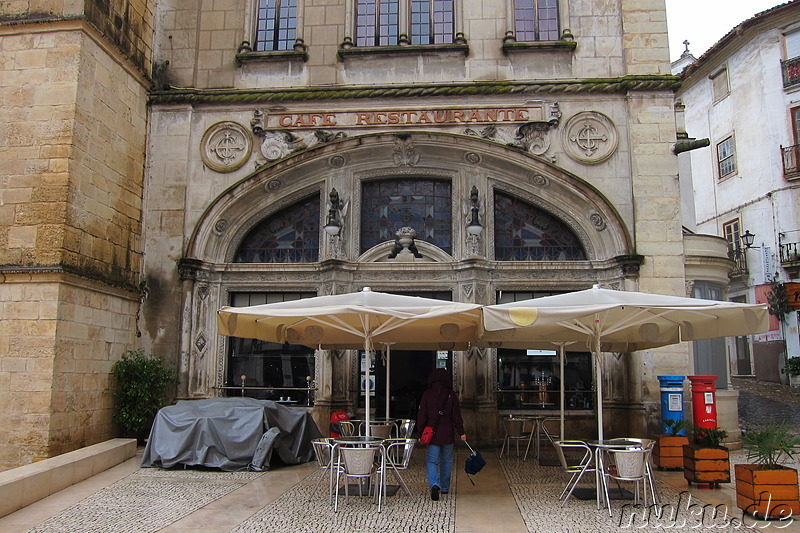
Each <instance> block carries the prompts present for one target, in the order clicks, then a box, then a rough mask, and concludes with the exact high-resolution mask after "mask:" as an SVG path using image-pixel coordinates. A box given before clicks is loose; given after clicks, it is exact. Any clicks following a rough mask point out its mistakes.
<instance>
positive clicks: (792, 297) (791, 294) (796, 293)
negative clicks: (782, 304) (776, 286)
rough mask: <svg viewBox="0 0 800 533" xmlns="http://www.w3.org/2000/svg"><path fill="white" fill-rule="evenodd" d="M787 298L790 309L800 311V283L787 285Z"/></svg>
mask: <svg viewBox="0 0 800 533" xmlns="http://www.w3.org/2000/svg"><path fill="white" fill-rule="evenodd" d="M786 296H788V298H789V307H791V308H792V309H794V310H798V309H800V283H786Z"/></svg>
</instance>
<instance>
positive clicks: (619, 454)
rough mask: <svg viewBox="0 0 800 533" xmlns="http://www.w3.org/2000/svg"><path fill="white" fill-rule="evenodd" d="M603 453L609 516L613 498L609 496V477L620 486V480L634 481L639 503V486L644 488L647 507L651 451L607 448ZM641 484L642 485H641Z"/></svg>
mask: <svg viewBox="0 0 800 533" xmlns="http://www.w3.org/2000/svg"><path fill="white" fill-rule="evenodd" d="M603 453H604V454H605V455H606V459H604V460H603V463H604V464H603V467H602V474H603V490H604V491H605V497H606V502H607V503H608V516H612V510H611V500H610V499H609V496H608V482H607V480H608V479H613V480H614V481H616V482H617V486H619V482H620V481H630V482H633V483H634V486H635V489H634V490H635V492H634V504H638V503H639V501H640V500H639V487H640V486H641V488H642V496H643V499H644V506H645V507H647V479H648V476H647V460H648V455H649V453H650V452H649V451H648V450H646V449H644V448H618V449H615V448H605V449H604V450H603ZM640 484H641V485H640Z"/></svg>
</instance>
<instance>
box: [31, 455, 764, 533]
mask: <svg viewBox="0 0 800 533" xmlns="http://www.w3.org/2000/svg"><path fill="white" fill-rule="evenodd" d="M737 454H738V455H737ZM486 456H487V459H489V461H491V462H494V464H495V465H499V467H500V468H501V470H502V475H503V477H504V478H505V481H506V482H507V483H508V486H509V488H510V489H511V493H512V495H513V498H514V500H515V501H516V505H517V508H518V511H519V513H520V515H521V517H522V519H523V521H524V523H525V527H526V528H527V530H528V531H529V532H531V533H533V532H544V531H546V532H553V533H562V532H563V533H577V532H598V533H605V532H609V533H610V532H619V531H622V530H628V529H630V530H640V529H647V530H651V531H662V532H666V531H675V532H691V531H699V530H700V531H704V530H708V531H712V530H713V531H723V532H733V531H747V530H753V531H757V530H763V527H759V525H755V527H753V528H752V529H751V526H753V523H752V520H750V521H748V520H747V519H746V518H744V519H743V517H742V515H741V511H739V510H738V509H735V508H732V506H731V508H729V507H727V506H725V505H722V506H719V507H714V506H715V505H717V500H716V499H715V498H718V497H719V495H720V494H721V491H709V490H705V491H702V490H701V491H698V490H697V489H694V490H692V493H691V494H690V493H689V492H686V491H685V490H684V488H685V487H686V485H685V482H684V481H683V479H682V474H679V473H675V472H672V473H669V474H676V475H675V476H673V482H665V481H664V480H663V479H662V478H663V476H664V474H665V473H662V472H658V473H657V489H658V492H659V497H660V503H661V506H662V507H661V508H662V509H664V511H665V512H664V513H663V514H662V516H661V517H657V516H655V514H654V513H653V512H652V511H651V513H650V514H649V515H647V514H646V513H645V512H644V511H643V510H642V509H634V508H633V507H632V505H631V502H630V501H622V500H615V501H613V502H612V505H613V510H614V516H613V517H609V516H608V513H607V512H606V511H598V510H597V508H596V504H595V501H594V499H590V500H581V499H578V498H576V497H573V498H571V499H570V500H569V502H568V503H567V505H566V506H565V507H564V508H561V507H560V502H559V500H558V495H559V493H560V492H561V489H562V488H563V486H564V484H565V482H566V480H567V477H566V476H565V474H563V473H562V472H561V469H560V468H559V467H553V466H540V465H539V464H538V462H537V461H535V460H528V461H523V460H521V459H519V458H516V457H511V458H509V457H505V458H503V459H499V458H498V457H497V454H496V452H488V453H487V454H486ZM460 459H461V462H463V456H462V457H460ZM743 459H744V455H743V452H741V451H739V452H734V453H733V454H732V457H731V463H732V464H735V463H736V462H742V461H743ZM456 464H459V462H457V463H456ZM289 468H291V467H289ZM454 475H455V476H456V478H457V477H459V476H463V475H464V474H463V472H459V471H458V470H457V469H454ZM261 476H264V477H261ZM268 476H270V473H269V472H267V473H263V474H256V473H229V472H207V471H196V470H185V471H182V470H156V469H139V470H137V471H135V472H134V473H133V474H131V475H129V476H127V477H125V478H123V479H122V480H120V481H118V482H116V483H114V484H112V485H110V486H108V487H106V488H104V489H102V490H100V491H98V492H96V493H94V494H92V495H90V496H88V497H87V498H85V499H84V500H82V501H80V502H78V503H77V504H75V505H73V506H72V507H70V508H68V509H66V510H64V511H63V512H61V513H59V514H57V515H55V516H52V517H50V518H48V519H47V520H45V521H43V522H42V523H40V524H38V525H37V526H36V527H35V528H33V529H31V530H29V531H30V532H31V533H56V532H59V533H60V532H69V533H80V532H88V531H101V532H114V533H118V532H155V531H159V530H160V529H162V528H165V527H168V526H169V524H173V523H175V522H177V521H178V520H180V519H181V518H182V517H184V516H186V515H188V514H190V513H192V512H193V511H195V510H197V509H198V508H200V507H202V506H204V505H208V504H209V503H210V502H212V501H213V500H215V499H218V498H221V497H223V496H224V495H226V494H229V493H230V492H231V491H233V490H235V489H236V488H239V487H242V486H243V485H245V484H247V483H251V482H255V480H257V479H259V480H264V479H267V477H268ZM403 477H404V479H405V480H406V482H407V483H408V485H409V487H410V489H411V491H412V494H413V496H408V495H406V494H405V493H403V492H398V493H397V494H396V495H395V496H392V497H391V498H390V501H389V502H387V505H386V506H385V507H384V511H383V512H382V513H380V514H379V513H377V512H376V509H375V506H374V505H373V504H372V503H370V500H371V499H370V498H360V497H353V496H351V498H350V502H349V503H344V502H343V501H341V500H340V511H339V512H338V513H334V512H333V510H332V509H331V507H330V506H329V505H328V500H327V497H326V496H327V495H326V494H325V490H326V481H325V480H323V482H322V483H321V484H320V486H319V488H318V490H317V492H316V494H315V495H314V496H313V498H312V497H311V492H312V490H313V489H314V485H315V484H316V481H317V479H318V472H314V473H313V474H312V475H310V476H308V477H306V478H305V479H302V480H300V481H299V482H298V483H296V484H294V485H293V486H291V487H290V488H289V489H288V490H287V491H286V492H285V493H283V495H282V496H280V497H278V498H277V499H276V500H274V501H272V502H271V503H269V504H267V505H266V506H263V507H261V508H260V509H255V510H254V512H252V513H251V514H250V515H249V516H248V517H246V518H244V519H243V520H242V521H241V522H239V523H238V525H236V526H235V527H233V528H232V529H231V528H226V529H225V531H232V532H235V533H248V532H253V533H255V532H270V533H284V532H286V533H304V532H314V533H328V532H330V533H333V532H337V533H338V532H348V533H349V532H355V533H367V532H369V533H373V532H374V533H384V532H385V533H390V532H391V533H394V532H409V533H417V532H419V533H423V532H437V533H438V532H442V533H449V532H457V531H460V530H465V531H470V532H474V531H476V530H474V529H469V528H465V529H460V528H458V527H456V521H455V514H456V507H457V505H458V491H457V489H456V486H457V483H456V479H454V480H453V481H454V482H453V484H452V488H453V491H452V492H451V493H450V494H449V495H446V496H445V495H443V497H442V500H441V501H439V502H432V501H431V500H430V498H429V496H428V491H427V483H426V480H425V473H424V454H423V453H417V454H415V457H414V460H413V462H412V468H411V469H410V470H408V471H405V472H404V473H403ZM484 479H485V478H483V479H482V478H481V474H478V475H477V476H476V482H477V483H482V482H483V481H484ZM674 479H679V482H674ZM259 482H260V481H259ZM593 484H594V476H593V474H589V475H588V476H587V478H586V479H585V483H582V484H581V486H586V487H590V486H592V485H593ZM630 488H632V487H630ZM698 494H699V496H698ZM309 499H311V501H309ZM492 511H493V509H492V506H491V505H487V507H486V509H485V512H486V513H489V514H490V513H492ZM743 520H744V521H743ZM496 521H497V524H498V528H497V529H493V530H492V531H504V530H505V529H504V528H503V526H502V523H503V517H502V516H498V517H497V520H496ZM761 525H762V526H763V524H761ZM775 525H776V524H772V527H774V526H775ZM169 530H170V531H180V529H176V528H175V527H174V526H173V527H172V528H170V529H169ZM191 531H222V530H217V529H213V528H209V529H192V530H191ZM480 533H485V532H480Z"/></svg>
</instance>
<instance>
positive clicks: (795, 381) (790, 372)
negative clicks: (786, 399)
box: [785, 357, 800, 387]
mask: <svg viewBox="0 0 800 533" xmlns="http://www.w3.org/2000/svg"><path fill="white" fill-rule="evenodd" d="M785 372H786V375H787V376H789V385H791V386H792V387H800V357H790V358H789V359H787V360H786V369H785Z"/></svg>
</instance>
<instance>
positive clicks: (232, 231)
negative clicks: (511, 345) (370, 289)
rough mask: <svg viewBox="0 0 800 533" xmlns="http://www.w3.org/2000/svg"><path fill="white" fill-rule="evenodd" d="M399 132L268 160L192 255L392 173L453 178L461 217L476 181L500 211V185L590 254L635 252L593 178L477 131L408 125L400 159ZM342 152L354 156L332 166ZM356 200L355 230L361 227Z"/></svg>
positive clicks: (222, 250) (210, 222)
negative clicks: (307, 200) (545, 214)
mask: <svg viewBox="0 0 800 533" xmlns="http://www.w3.org/2000/svg"><path fill="white" fill-rule="evenodd" d="M398 138H399V137H398V136H397V135H396V134H392V133H386V132H383V133H371V134H365V135H357V136H350V137H344V138H341V139H338V140H334V141H332V142H329V143H325V144H322V145H319V146H315V147H313V148H310V149H308V150H304V151H302V152H298V153H296V154H294V155H291V156H288V157H286V158H284V159H281V160H279V161H275V162H272V163H269V164H267V165H264V166H263V167H261V168H260V169H258V170H257V171H255V172H254V173H253V174H251V175H250V176H248V177H246V178H244V179H243V180H241V181H240V182H238V183H236V184H234V185H233V186H231V187H230V188H228V189H227V190H225V191H223V192H222V193H221V194H220V195H219V196H218V197H217V198H216V199H215V200H214V202H213V203H212V204H211V205H210V206H209V207H208V208H207V209H206V211H205V212H204V213H203V214H202V215H201V216H200V217H199V219H198V221H197V224H196V226H195V231H194V233H193V234H192V236H191V238H190V240H189V242H188V243H187V251H186V254H185V257H186V258H191V259H199V260H203V261H207V262H210V263H218V264H219V263H224V262H226V261H229V260H230V259H231V258H232V257H233V254H234V252H235V249H236V245H237V244H238V242H239V241H240V240H241V238H242V237H243V236H244V235H245V234H246V232H247V230H249V229H250V228H252V227H253V226H254V225H255V224H257V223H258V222H259V221H261V220H263V219H264V217H266V216H269V214H271V213H274V212H276V211H278V210H279V209H282V208H284V207H286V206H288V205H290V204H292V203H294V202H296V201H299V200H300V199H302V198H304V197H306V196H308V195H310V194H314V193H319V194H321V201H323V202H324V201H325V198H326V195H327V192H328V189H329V188H330V186H331V183H336V184H337V185H336V187H337V190H339V191H340V193H342V192H343V191H342V189H340V188H339V187H340V186H341V185H339V184H340V183H341V184H346V185H347V186H348V187H349V188H350V193H351V194H352V195H353V198H354V200H357V198H356V196H357V195H359V194H360V188H359V186H358V184H359V182H360V180H361V179H381V178H382V177H389V176H395V177H404V176H406V177H412V176H420V177H425V176H427V177H432V178H446V179H451V180H452V181H453V188H452V194H453V197H454V198H453V204H454V208H453V217H454V223H456V222H455V218H456V217H457V213H458V211H457V206H458V205H459V203H460V201H461V200H462V198H461V197H463V198H468V196H469V190H470V188H471V187H472V186H473V185H477V186H478V189H479V191H480V198H481V202H484V203H485V206H486V207H485V212H486V213H487V214H488V213H491V212H492V211H491V209H490V207H489V206H490V204H489V203H488V202H489V201H490V200H491V196H492V195H491V191H492V190H493V188H498V189H502V190H503V191H506V192H508V193H510V194H513V195H515V196H518V197H520V198H522V199H525V200H526V201H531V202H532V203H533V204H534V205H539V206H541V207H542V208H543V209H545V210H547V211H549V212H551V213H552V214H553V215H555V216H558V217H559V218H561V219H562V220H563V221H564V222H565V223H566V224H568V225H569V227H570V228H572V229H573V230H574V231H575V233H576V234H577V235H579V236H580V239H581V241H582V242H583V243H584V245H585V248H586V251H587V254H588V255H589V259H590V260H603V259H609V258H613V257H616V256H619V255H627V254H631V253H633V251H632V250H633V247H632V245H631V242H632V241H631V238H630V235H629V232H628V231H627V229H626V225H625V223H624V221H623V219H622V217H621V216H620V215H619V213H618V212H617V211H616V209H615V208H614V206H613V205H612V204H611V202H610V201H609V200H608V199H607V198H606V197H605V196H604V195H603V194H601V193H600V192H599V191H598V190H597V189H596V188H595V187H594V186H592V185H591V184H590V183H589V182H587V181H586V180H584V179H581V178H580V177H578V176H575V175H573V174H571V173H569V172H567V171H565V170H564V169H561V168H559V167H557V166H555V165H553V164H552V163H550V162H549V161H546V160H544V159H540V158H538V157H535V156H532V155H530V154H528V153H524V152H521V151H520V150H515V149H513V148H509V147H504V146H500V145H498V144H497V143H492V142H489V141H486V140H483V139H480V138H476V137H473V136H466V135H454V134H445V133H437V132H419V131H412V132H404V133H403V138H402V140H403V142H404V143H405V145H409V146H410V147H411V148H413V150H414V158H413V164H412V162H411V161H409V160H408V159H407V158H406V159H402V158H401V159H402V161H401V163H403V164H402V165H399V164H398V162H397V160H398V158H397V157H396V155H397V154H396V149H397V140H398ZM334 156H342V157H344V158H345V159H344V160H345V161H346V163H345V164H343V165H342V166H341V167H337V168H332V167H331V165H330V159H331V157H334ZM417 156H418V157H417ZM337 180H338V181H337ZM355 203H356V205H354V206H351V215H350V224H351V228H350V230H351V231H352V235H353V236H355V235H358V228H357V227H356V226H357V224H358V222H357V215H355V209H357V207H358V205H357V204H358V202H355ZM323 211H324V206H323ZM321 223H323V224H324V221H321ZM490 234H491V231H487V232H485V233H484V235H485V236H486V237H487V238H489V237H490ZM487 244H489V247H487V250H490V249H491V243H487ZM454 252H455V250H454ZM368 253H369V252H365V254H368ZM431 255H432V257H434V256H435V254H433V253H432V254H431ZM454 257H455V255H454ZM440 259H441V260H447V259H446V258H444V257H441V258H440ZM450 260H452V259H450Z"/></svg>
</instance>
